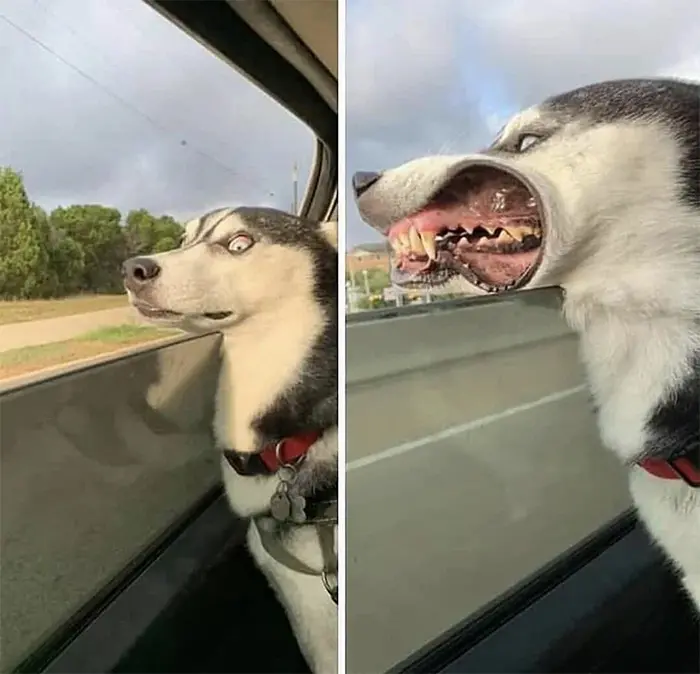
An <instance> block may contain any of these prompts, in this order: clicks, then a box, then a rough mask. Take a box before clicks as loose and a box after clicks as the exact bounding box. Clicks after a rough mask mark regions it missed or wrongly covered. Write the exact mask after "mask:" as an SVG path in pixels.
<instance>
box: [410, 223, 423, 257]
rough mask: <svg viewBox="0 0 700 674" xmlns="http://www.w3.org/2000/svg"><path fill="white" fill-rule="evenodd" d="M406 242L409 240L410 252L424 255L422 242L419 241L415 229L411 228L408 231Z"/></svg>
mask: <svg viewBox="0 0 700 674" xmlns="http://www.w3.org/2000/svg"><path fill="white" fill-rule="evenodd" d="M408 240H409V245H410V246H411V250H412V251H413V252H414V253H419V254H421V255H422V254H423V253H425V248H424V247H423V242H422V241H421V240H420V235H419V234H418V232H417V231H416V228H415V227H411V228H410V229H409V230H408Z"/></svg>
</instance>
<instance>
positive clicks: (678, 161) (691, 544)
mask: <svg viewBox="0 0 700 674" xmlns="http://www.w3.org/2000/svg"><path fill="white" fill-rule="evenodd" d="M484 158H486V159H487V160H488V161H493V162H494V163H495V164H496V165H498V164H499V163H500V164H501V165H503V166H506V167H509V168H510V169H512V170H513V171H514V172H515V173H516V174H520V175H522V176H524V177H526V178H527V179H529V180H530V181H531V183H532V184H534V185H535V186H536V187H537V189H538V191H539V192H540V195H541V196H542V198H543V201H544V207H545V212H546V215H547V220H548V221H549V227H548V229H547V231H546V238H545V244H544V251H543V255H542V259H541V264H540V266H539V268H538V269H537V271H536V273H535V274H534V276H533V277H532V278H531V279H530V281H529V282H528V283H527V286H526V287H530V288H532V287H538V286H540V287H541V286H554V285H558V286H560V287H562V288H563V289H564V293H565V300H564V307H563V308H564V314H565V317H566V319H567V321H568V323H569V324H570V325H571V326H572V328H574V329H575V330H576V331H577V332H578V334H579V335H580V344H581V354H582V358H583V361H584V364H585V366H586V370H587V375H588V380H589V383H590V387H591V389H592V393H593V395H594V398H595V402H596V407H597V410H598V423H599V428H600V433H601V436H602V439H603V441H604V443H605V445H607V446H608V447H609V448H610V449H611V450H613V451H614V452H615V453H616V454H617V455H618V456H619V458H620V459H621V460H622V461H623V462H624V463H625V464H626V465H628V466H629V471H630V486H631V492H632V495H633V499H634V502H635V504H636V506H637V508H638V511H639V514H640V515H641V518H642V519H643V521H644V522H645V523H646V525H647V527H648V529H649V531H650V532H651V534H652V536H653V537H654V538H655V539H656V541H657V542H658V543H659V544H660V545H661V546H662V547H663V548H664V549H665V550H666V552H667V554H668V555H669V557H670V558H671V559H672V560H673V562H674V563H675V565H676V567H677V568H678V570H679V571H680V573H681V575H682V577H683V583H684V586H685V588H686V589H687V591H688V593H689V595H690V597H691V598H692V600H693V602H694V603H695V605H696V606H697V607H698V608H700V489H693V488H691V487H689V486H687V485H686V484H685V483H683V482H681V481H671V480H664V479H660V478H657V477H652V476H651V475H650V474H648V473H647V472H645V471H644V470H643V469H641V468H640V467H638V466H636V465H635V462H636V461H638V460H639V459H640V458H643V457H647V456H658V457H661V458H664V457H668V456H669V454H670V453H671V452H680V451H683V450H685V451H687V452H700V86H699V85H698V84H696V83H690V82H682V81H676V80H662V79H637V80H619V81H609V82H602V83H598V84H593V85H590V86H586V87H583V88H580V89H576V90H574V91H570V92H568V93H564V94H562V95H559V96H554V97H552V98H550V99H548V100H545V101H544V102H543V103H541V104H539V105H536V106H534V107H532V108H530V109H527V110H525V111H523V112H521V113H520V114H518V115H516V116H515V117H513V118H512V119H511V120H510V121H509V122H508V123H507V125H506V126H505V127H504V129H503V130H502V131H501V132H500V134H499V135H498V138H497V139H496V140H495V142H494V143H493V145H492V146H491V147H489V148H488V149H487V150H485V151H483V152H482V153H480V154H476V155H466V156H433V157H425V158H422V159H418V160H416V161H412V162H410V163H407V164H404V165H402V166H399V167H398V168H395V169H392V170H389V171H386V172H384V173H382V174H381V175H380V177H378V179H377V180H376V181H375V182H374V183H373V184H372V186H371V187H370V188H368V189H367V190H366V191H362V193H361V195H360V196H359V197H358V206H359V209H360V212H361V214H362V215H363V217H364V219H365V220H366V221H367V222H368V223H369V224H371V225H373V226H374V227H376V228H377V229H379V230H380V231H383V232H384V231H385V230H386V228H387V227H388V226H389V225H390V224H392V223H394V222H397V221H399V220H401V219H402V218H404V217H405V216H406V215H409V214H411V213H414V212H416V211H418V210H420V209H421V208H422V207H423V206H424V205H425V203H426V201H427V200H428V199H429V197H430V196H431V195H432V194H433V193H434V192H435V189H436V188H438V187H440V186H441V185H443V184H445V182H446V181H447V180H449V178H450V176H452V175H454V174H455V172H456V171H457V170H458V169H459V167H460V166H468V165H469V163H470V162H471V161H480V160H483V159H484ZM364 180H365V182H366V178H365V179H364ZM442 290H443V291H446V292H466V293H471V294H483V291H481V290H479V289H477V288H475V287H474V286H472V285H471V284H470V283H468V282H467V281H466V280H465V279H463V278H462V277H456V278H453V279H452V280H451V281H450V282H449V283H448V284H447V285H446V286H445V287H444V288H442Z"/></svg>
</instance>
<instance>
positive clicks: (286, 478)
mask: <svg viewBox="0 0 700 674" xmlns="http://www.w3.org/2000/svg"><path fill="white" fill-rule="evenodd" d="M277 476H278V477H279V480H280V482H279V484H278V485H277V489H276V490H275V493H274V494H273V495H272V498H271V499H270V514H271V515H272V517H274V518H275V519H276V520H277V521H278V522H294V524H303V523H304V522H305V521H306V513H305V512H304V509H305V508H306V499H305V498H304V497H303V496H302V495H301V494H297V493H296V492H295V490H294V483H295V482H296V479H297V470H296V468H295V467H294V466H292V465H289V464H287V465H283V466H281V467H280V468H279V470H278V471H277Z"/></svg>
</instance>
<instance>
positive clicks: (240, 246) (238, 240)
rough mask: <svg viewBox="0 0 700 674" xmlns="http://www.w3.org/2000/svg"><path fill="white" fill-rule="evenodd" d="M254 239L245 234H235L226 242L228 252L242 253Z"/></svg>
mask: <svg viewBox="0 0 700 674" xmlns="http://www.w3.org/2000/svg"><path fill="white" fill-rule="evenodd" d="M253 243H254V241H253V239H252V238H251V237H249V236H248V235H247V234H236V236H234V237H233V238H232V239H231V240H230V241H229V242H228V243H227V244H226V248H228V250H229V252H230V253H243V252H245V251H246V250H248V248H250V247H251V246H252V245H253Z"/></svg>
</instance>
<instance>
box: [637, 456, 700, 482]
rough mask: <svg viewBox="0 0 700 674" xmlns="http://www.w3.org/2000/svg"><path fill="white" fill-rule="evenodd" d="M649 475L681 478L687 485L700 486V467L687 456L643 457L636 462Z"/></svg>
mask: <svg viewBox="0 0 700 674" xmlns="http://www.w3.org/2000/svg"><path fill="white" fill-rule="evenodd" d="M637 465H638V466H639V467H640V468H644V470H646V471H647V473H649V474H650V475H653V476H654V477H660V478H662V479H664V480H683V482H685V483H686V484H687V485H688V486H690V487H695V488H696V489H697V488H700V467H698V466H696V465H695V464H694V463H693V462H692V461H691V460H690V459H688V458H685V457H683V458H679V459H672V460H670V461H667V460H666V459H644V460H643V461H640V462H639V463H638V464H637Z"/></svg>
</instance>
